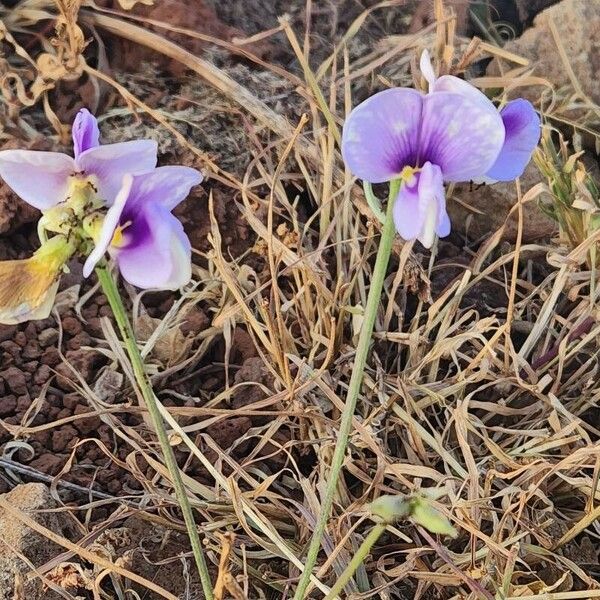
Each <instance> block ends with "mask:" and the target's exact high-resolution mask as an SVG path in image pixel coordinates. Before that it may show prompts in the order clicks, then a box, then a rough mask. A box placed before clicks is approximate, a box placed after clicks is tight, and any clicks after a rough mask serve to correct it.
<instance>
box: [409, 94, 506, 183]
mask: <svg viewBox="0 0 600 600" xmlns="http://www.w3.org/2000/svg"><path fill="white" fill-rule="evenodd" d="M419 143H420V148H419V156H420V160H421V162H425V161H430V162H431V163H433V164H435V165H439V166H440V167H441V169H442V173H443V176H444V180H445V181H469V180H470V179H475V178H476V177H480V176H481V175H484V174H485V173H486V172H487V171H488V170H489V168H490V167H491V166H492V165H493V164H494V162H495V161H496V158H497V157H498V154H499V153H500V149H501V148H502V144H503V143H504V124H503V122H502V119H501V118H500V114H499V113H498V111H497V110H496V109H495V107H494V105H493V104H492V103H491V102H490V103H489V105H488V104H487V103H484V102H482V101H481V100H476V99H475V100H474V99H472V98H471V95H468V94H458V93H456V92H435V93H433V94H429V95H427V96H425V98H424V99H423V116H422V123H421V135H420V139H419Z"/></svg>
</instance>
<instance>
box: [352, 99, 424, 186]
mask: <svg viewBox="0 0 600 600" xmlns="http://www.w3.org/2000/svg"><path fill="white" fill-rule="evenodd" d="M423 98H424V97H423V95H422V94H421V93H419V92H417V91H416V90H412V89H405V88H394V89H389V90H385V91H383V92H379V93H378V94H375V95H374V96H371V97H370V98H369V99H367V100H365V101H364V102H363V103H361V104H359V105H358V106H357V107H356V108H354V110H353V111H352V112H351V113H350V115H349V116H348V118H347V119H346V123H345V125H344V132H343V135H342V155H343V157H344V161H345V163H346V165H347V166H348V168H349V169H350V171H351V172H352V173H353V174H354V175H356V176H357V177H360V178H361V179H364V180H365V181H369V182H371V183H383V182H386V181H390V180H392V179H393V178H394V177H397V176H398V175H399V174H400V172H401V171H402V168H403V167H405V166H407V165H409V166H416V161H417V158H418V157H417V149H418V138H419V128H420V124H421V112H422V108H423Z"/></svg>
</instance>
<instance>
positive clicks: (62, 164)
mask: <svg viewBox="0 0 600 600" xmlns="http://www.w3.org/2000/svg"><path fill="white" fill-rule="evenodd" d="M75 170H76V169H75V161H74V160H73V159H72V158H71V157H70V156H67V155H66V154H62V153H60V152H41V151H36V150H2V151H0V177H2V179H3V180H4V181H5V182H6V184H7V185H8V186H9V187H10V188H11V189H12V190H13V191H14V192H15V194H17V195H18V196H20V197H21V198H22V199H23V200H24V201H25V202H27V203H28V204H31V206H34V207H35V208H39V209H40V210H45V209H48V208H51V207H52V206H54V205H56V204H58V203H59V202H63V201H64V200H65V199H66V196H67V191H68V185H69V176H70V175H71V174H72V173H74V172H75Z"/></svg>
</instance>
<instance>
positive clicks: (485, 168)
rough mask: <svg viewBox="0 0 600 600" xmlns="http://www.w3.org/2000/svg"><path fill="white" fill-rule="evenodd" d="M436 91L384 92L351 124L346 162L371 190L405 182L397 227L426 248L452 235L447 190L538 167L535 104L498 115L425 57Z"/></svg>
mask: <svg viewBox="0 0 600 600" xmlns="http://www.w3.org/2000/svg"><path fill="white" fill-rule="evenodd" d="M421 71H422V73H423V75H424V77H425V79H426V80H427V82H428V84H429V92H428V93H427V94H423V93H421V92H419V91H417V90H414V89H409V88H393V89H389V90H385V91H383V92H379V93H378V94H375V95H374V96H372V97H371V98H368V99H367V100H366V101H364V102H363V103H362V104H359V105H358V106H357V107H356V108H355V109H354V110H353V111H352V112H351V113H350V115H349V116H348V119H347V120H346V123H345V125H344V131H343V136H342V154H343V157H344V160H345V162H346V165H347V166H348V168H349V169H350V171H351V172H352V173H353V174H354V175H356V176H358V177H360V178H361V179H363V180H364V181H367V182H369V183H383V182H388V181H392V180H394V179H400V180H401V182H402V183H401V186H400V190H399V192H398V195H397V197H396V199H395V201H394V223H395V226H396V230H397V231H398V233H399V234H400V236H401V237H402V238H404V239H405V240H414V239H418V240H419V241H420V242H421V243H422V244H423V245H424V246H425V247H430V246H431V245H432V244H433V241H434V239H435V235H436V234H437V235H438V236H440V237H444V236H446V235H448V234H449V233H450V219H449V218H448V213H447V212H446V198H445V193H444V183H445V182H460V181H474V182H487V183H490V182H493V181H509V180H512V179H515V178H516V177H518V176H519V175H521V173H522V172H523V170H524V169H525V167H526V166H527V163H528V162H529V160H530V159H531V155H532V153H533V150H534V149H535V147H536V145H537V143H538V141H539V137H540V119H539V117H538V115H537V113H536V112H535V110H534V108H533V106H532V105H531V104H530V103H529V102H528V101H527V100H522V99H519V100H513V101H512V102H509V103H508V104H506V106H505V107H504V108H503V109H502V110H501V111H498V110H497V109H496V107H495V106H494V104H493V103H492V102H491V101H490V100H489V99H488V98H487V97H486V96H485V95H484V94H483V93H482V92H480V91H479V90H478V89H476V88H475V87H474V86H472V85H471V84H469V83H468V82H466V81H464V80H462V79H459V78H458V77H454V76H452V75H445V76H442V77H439V78H436V76H435V74H434V71H433V68H432V65H431V62H430V60H429V55H428V53H427V52H424V53H423V55H422V57H421Z"/></svg>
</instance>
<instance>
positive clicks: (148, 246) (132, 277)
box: [112, 203, 192, 290]
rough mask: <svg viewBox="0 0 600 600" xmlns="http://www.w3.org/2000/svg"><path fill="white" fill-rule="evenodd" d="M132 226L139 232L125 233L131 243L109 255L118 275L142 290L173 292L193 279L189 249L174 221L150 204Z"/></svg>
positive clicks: (186, 240)
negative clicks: (112, 258)
mask: <svg viewBox="0 0 600 600" xmlns="http://www.w3.org/2000/svg"><path fill="white" fill-rule="evenodd" d="M133 226H135V227H136V228H137V229H138V232H137V235H135V234H134V233H133V231H132V232H130V233H128V236H131V238H132V240H131V243H128V244H127V245H126V246H124V247H123V248H120V249H114V250H113V251H112V253H113V254H114V256H115V259H116V261H117V264H118V265H119V270H120V271H121V275H123V277H124V278H125V279H126V280H127V281H128V282H129V283H131V284H132V285H135V286H137V287H139V288H142V289H155V288H156V289H172V290H175V289H178V288H180V287H181V286H183V285H185V284H186V283H187V282H188V281H189V280H190V278H191V276H192V260H191V254H192V249H191V244H190V241H189V239H188V237H187V236H186V235H185V233H184V231H183V226H182V225H181V223H180V221H179V220H178V219H177V217H175V216H174V215H172V214H171V213H170V212H169V210H168V209H167V208H165V207H164V206H161V205H160V204H157V203H152V204H151V205H148V206H147V207H146V209H145V210H144V212H143V215H140V218H139V219H138V220H137V221H136V223H135V224H134V225H133ZM133 226H132V227H133ZM142 230H143V235H140V234H141V232H142ZM126 233H127V232H126Z"/></svg>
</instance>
